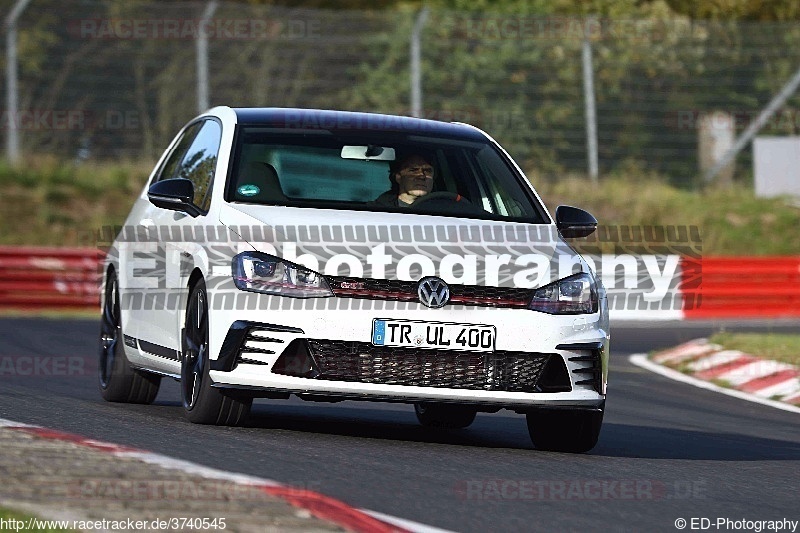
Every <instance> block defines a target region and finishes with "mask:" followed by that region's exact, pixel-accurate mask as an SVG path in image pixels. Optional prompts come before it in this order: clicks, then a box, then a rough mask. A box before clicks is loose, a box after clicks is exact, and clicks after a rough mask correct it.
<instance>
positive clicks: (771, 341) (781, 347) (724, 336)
mask: <svg viewBox="0 0 800 533" xmlns="http://www.w3.org/2000/svg"><path fill="white" fill-rule="evenodd" d="M709 340H710V341H711V342H713V343H716V344H719V345H721V346H722V347H724V348H725V349H727V350H739V351H742V352H744V353H748V354H751V355H756V356H759V357H764V358H765V359H773V360H775V361H782V362H784V363H789V364H792V365H797V366H800V335H792V334H787V333H728V332H722V333H716V334H714V335H712V336H711V337H710V338H709Z"/></svg>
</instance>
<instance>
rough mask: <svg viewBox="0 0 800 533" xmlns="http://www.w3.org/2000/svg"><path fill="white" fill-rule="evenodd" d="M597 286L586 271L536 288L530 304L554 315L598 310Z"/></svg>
mask: <svg viewBox="0 0 800 533" xmlns="http://www.w3.org/2000/svg"><path fill="white" fill-rule="evenodd" d="M597 307H598V304H597V286H596V285H595V281H594V277H593V276H592V275H591V274H587V273H586V272H583V273H580V274H575V275H574V276H569V277H567V278H564V279H560V280H558V281H555V282H553V283H551V284H549V285H545V286H544V287H540V288H538V289H536V291H534V293H533V299H531V303H530V305H529V306H528V308H529V309H533V310H534V311H542V312H543V313H550V314H552V315H582V314H588V313H596V312H597Z"/></svg>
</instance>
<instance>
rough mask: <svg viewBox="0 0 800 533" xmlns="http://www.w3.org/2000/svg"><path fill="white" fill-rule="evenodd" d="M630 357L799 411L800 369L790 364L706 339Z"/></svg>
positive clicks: (684, 377) (731, 392) (640, 364)
mask: <svg viewBox="0 0 800 533" xmlns="http://www.w3.org/2000/svg"><path fill="white" fill-rule="evenodd" d="M629 359H630V361H631V363H633V364H634V365H636V366H638V367H641V368H645V369H647V370H650V371H652V372H655V373H657V374H661V375H663V376H666V377H669V378H671V379H674V380H677V381H681V382H683V383H688V384H691V385H695V386H697V387H701V388H703V389H707V390H713V391H716V392H720V393H723V394H727V395H729V396H734V397H736V398H741V399H744V400H748V401H751V402H756V403H760V404H763V405H769V406H771V407H776V408H778V409H783V410H784V411H791V412H795V413H800V369H798V368H797V367H795V366H793V365H790V364H787V363H781V362H778V361H771V360H768V359H762V358H759V357H755V356H752V355H748V354H746V353H743V352H740V351H737V350H724V349H722V347H721V346H719V345H717V344H712V343H710V342H708V340H707V339H697V340H693V341H689V342H687V343H684V344H681V345H679V346H676V347H675V348H672V349H669V350H666V351H663V352H659V353H657V354H655V355H654V356H653V357H652V358H648V357H647V355H645V354H635V355H632V356H630V358H629ZM676 368H681V369H683V370H685V371H686V372H680V371H678V370H676ZM713 381H717V383H724V384H726V385H729V386H730V388H729V387H723V386H720V385H717V384H716V383H713Z"/></svg>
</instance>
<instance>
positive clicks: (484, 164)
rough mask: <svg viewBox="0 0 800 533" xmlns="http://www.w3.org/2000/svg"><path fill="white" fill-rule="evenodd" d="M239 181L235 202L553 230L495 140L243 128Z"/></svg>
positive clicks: (236, 166) (232, 193) (233, 186)
mask: <svg viewBox="0 0 800 533" xmlns="http://www.w3.org/2000/svg"><path fill="white" fill-rule="evenodd" d="M231 175H232V180H231V183H229V186H228V188H227V196H226V198H227V200H228V201H231V202H241V203H251V204H265V205H285V206H296V207H324V208H332V209H356V210H370V211H400V212H417V213H428V214H437V215H444V216H454V217H460V218H479V219H492V220H509V221H524V222H529V223H531V222H532V223H546V222H547V216H546V215H545V212H544V209H543V208H542V207H541V205H540V204H539V202H538V201H537V200H536V197H535V196H534V195H533V194H532V193H531V192H530V190H529V189H528V188H527V186H526V185H525V184H524V183H523V181H522V180H523V179H524V178H523V177H522V176H519V175H518V173H517V172H516V171H515V170H514V169H513V168H512V166H511V164H510V163H509V162H508V161H507V159H506V157H505V156H504V155H503V154H502V153H501V152H500V151H499V150H498V149H497V148H496V147H495V146H494V145H493V144H492V143H490V142H489V141H488V140H487V141H486V142H481V141H474V140H463V139H453V138H446V137H436V136H427V135H417V134H414V135H411V134H407V133H390V132H378V131H374V132H367V133H360V134H350V133H335V132H330V131H321V132H313V133H288V134H287V133H286V132H279V131H276V130H275V129H269V128H264V127H255V126H243V127H241V128H240V132H239V135H238V142H237V146H236V149H235V156H234V163H233V169H232V174H231Z"/></svg>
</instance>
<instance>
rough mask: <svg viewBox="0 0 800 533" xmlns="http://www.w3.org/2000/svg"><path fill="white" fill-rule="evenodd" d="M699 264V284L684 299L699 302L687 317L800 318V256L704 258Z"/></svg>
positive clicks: (685, 313) (687, 289)
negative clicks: (692, 298) (689, 298)
mask: <svg viewBox="0 0 800 533" xmlns="http://www.w3.org/2000/svg"><path fill="white" fill-rule="evenodd" d="M695 263H696V264H697V265H698V266H699V268H698V269H697V271H696V273H695V275H696V276H697V278H698V280H699V283H697V286H696V287H692V288H687V287H683V289H682V292H683V296H684V300H686V299H687V298H688V297H690V296H691V297H694V298H695V299H696V300H695V305H694V306H687V308H686V310H685V311H684V317H685V318H688V319H703V318H759V317H761V318H780V317H800V256H791V257H784V256H778V257H774V256H773V257H703V258H702V259H700V260H695ZM683 272H684V273H685V272H686V270H683Z"/></svg>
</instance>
